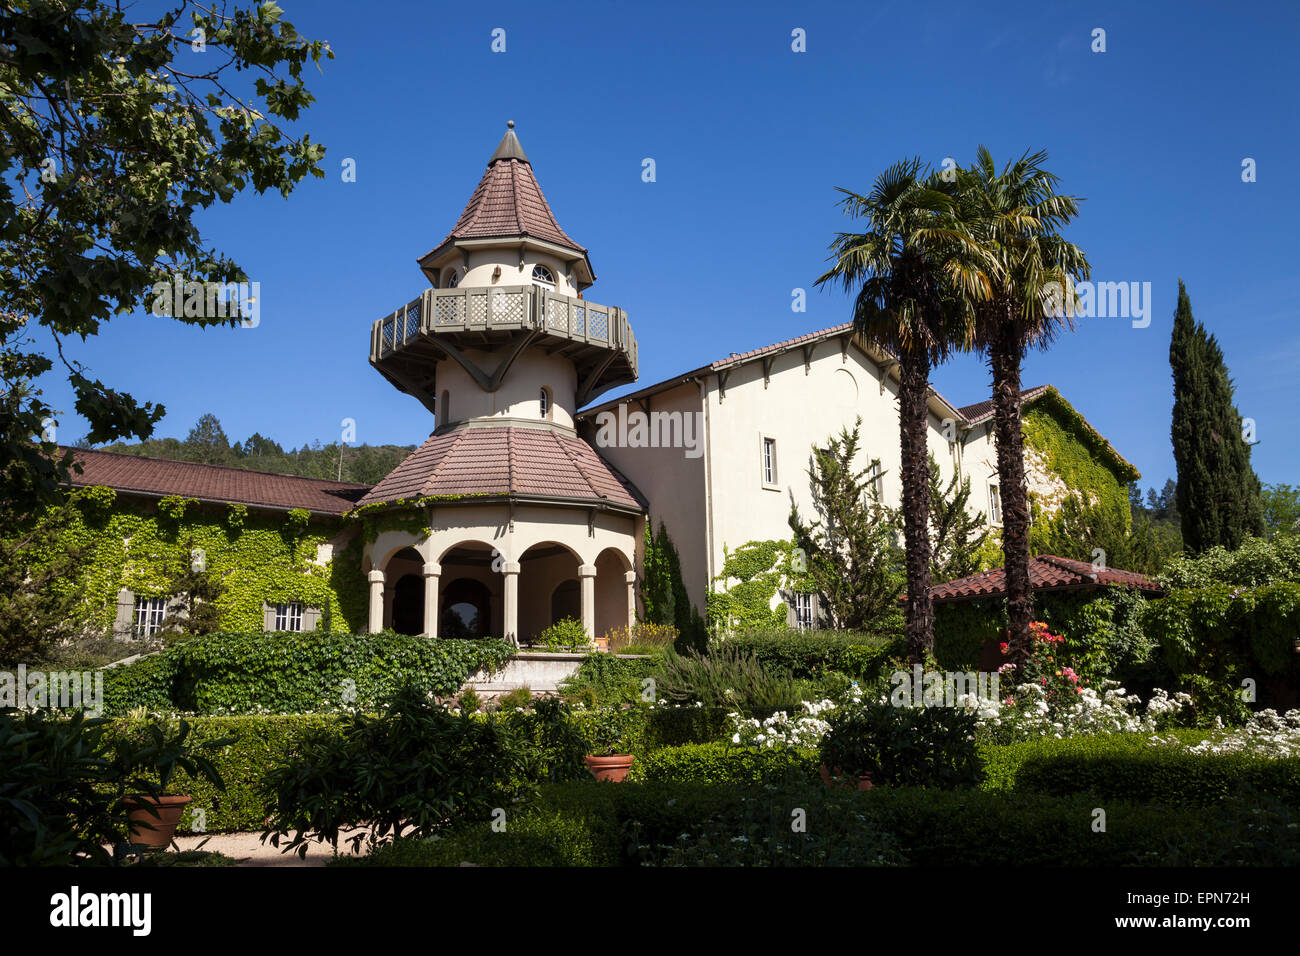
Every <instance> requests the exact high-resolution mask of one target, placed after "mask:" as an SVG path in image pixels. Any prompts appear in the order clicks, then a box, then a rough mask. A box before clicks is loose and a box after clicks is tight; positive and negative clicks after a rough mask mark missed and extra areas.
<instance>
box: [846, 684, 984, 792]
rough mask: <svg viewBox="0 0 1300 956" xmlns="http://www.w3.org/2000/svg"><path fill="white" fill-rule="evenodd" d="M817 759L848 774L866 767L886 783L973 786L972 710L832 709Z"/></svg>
mask: <svg viewBox="0 0 1300 956" xmlns="http://www.w3.org/2000/svg"><path fill="white" fill-rule="evenodd" d="M827 722H828V723H829V724H830V731H829V732H828V733H827V735H826V738H825V739H824V740H823V742H822V746H821V762H822V763H823V764H825V765H826V766H827V767H828V768H830V769H831V770H832V771H836V770H837V768H838V770H840V771H842V772H844V773H845V774H848V775H850V776H857V775H861V774H866V773H870V774H871V775H872V782H873V783H874V784H877V785H882V784H883V785H885V786H890V787H907V786H928V787H939V788H942V789H951V788H954V787H972V786H976V785H978V784H979V783H980V781H981V780H982V779H983V766H982V764H981V762H980V757H979V752H978V750H977V748H976V746H975V728H976V716H975V714H974V712H972V711H970V710H967V709H965V708H961V707H894V706H891V705H889V704H887V703H868V704H865V705H863V706H861V707H846V708H843V709H842V710H840V711H838V712H836V713H834V714H832V715H831V716H830V717H829V718H828V720H827Z"/></svg>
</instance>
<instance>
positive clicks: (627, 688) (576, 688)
mask: <svg viewBox="0 0 1300 956" xmlns="http://www.w3.org/2000/svg"><path fill="white" fill-rule="evenodd" d="M655 668H656V664H655V662H654V661H652V660H647V659H645V658H626V657H615V656H614V655H613V654H601V653H595V654H588V655H587V656H586V657H585V658H583V661H582V664H581V665H580V666H579V667H578V669H577V670H576V671H574V673H573V674H572V675H571V676H569V677H568V678H566V679H565V680H564V681H563V682H562V683H561V684H560V692H561V693H562V694H563V695H564V696H565V697H566V698H567V699H569V700H571V701H575V702H578V703H582V704H583V705H584V706H587V707H599V706H602V705H606V704H630V703H637V702H640V701H641V699H642V684H641V682H642V680H644V679H645V678H646V677H649V676H650V675H651V674H652V673H653V672H654V671H655Z"/></svg>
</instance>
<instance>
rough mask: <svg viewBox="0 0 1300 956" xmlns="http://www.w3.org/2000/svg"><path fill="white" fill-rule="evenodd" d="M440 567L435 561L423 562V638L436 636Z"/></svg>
mask: <svg viewBox="0 0 1300 956" xmlns="http://www.w3.org/2000/svg"><path fill="white" fill-rule="evenodd" d="M441 575H442V565H441V564H439V563H438V562H437V561H425V562H424V636H425V637H437V636H438V578H439V577H440V576H441Z"/></svg>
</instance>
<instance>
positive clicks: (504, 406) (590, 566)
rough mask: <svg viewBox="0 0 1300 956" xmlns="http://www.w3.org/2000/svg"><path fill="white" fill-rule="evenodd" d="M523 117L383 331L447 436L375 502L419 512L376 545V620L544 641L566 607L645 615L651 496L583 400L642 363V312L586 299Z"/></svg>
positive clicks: (604, 626)
mask: <svg viewBox="0 0 1300 956" xmlns="http://www.w3.org/2000/svg"><path fill="white" fill-rule="evenodd" d="M513 127H514V124H513V123H511V124H509V128H508V129H507V130H506V134H505V136H504V137H503V138H502V140H501V143H500V145H498V146H497V148H496V152H494V153H493V154H492V158H491V159H490V160H488V166H487V170H486V172H484V173H483V177H482V179H480V180H479V184H478V187H477V188H476V189H475V190H474V193H473V195H472V196H471V197H470V200H469V203H468V204H467V205H466V206H465V210H464V212H462V213H461V215H460V218H459V219H458V220H457V221H456V224H455V226H453V227H452V230H451V232H450V233H449V234H448V235H447V237H446V238H445V239H443V240H442V241H441V242H440V243H438V245H436V246H435V247H434V248H433V249H432V250H431V251H430V252H428V253H426V254H425V255H423V256H421V257H420V258H419V259H418V260H417V261H418V263H419V266H420V269H421V271H423V273H424V276H425V278H426V279H427V280H428V282H429V286H430V287H429V288H427V289H425V290H424V291H423V292H422V293H421V294H420V296H419V298H417V299H414V300H413V301H411V302H408V303H407V304H406V305H405V306H403V307H402V308H400V309H398V310H396V311H395V312H393V313H392V314H391V315H387V316H385V317H384V318H382V319H380V320H378V321H377V322H375V323H374V325H373V326H372V327H371V332H370V364H371V365H373V366H374V367H375V368H376V369H378V370H379V372H380V373H381V374H382V375H383V376H384V377H385V378H386V379H388V381H389V382H391V383H392V384H393V385H394V386H396V387H397V388H398V389H400V390H401V391H403V392H405V393H407V394H409V395H412V396H414V397H415V398H417V399H418V400H419V401H420V402H421V403H422V404H423V405H424V407H425V408H426V409H428V410H429V411H430V412H433V413H434V416H435V420H436V426H437V427H436V428H435V429H434V430H433V434H432V435H430V436H429V438H428V439H427V440H426V441H425V442H424V444H423V445H421V446H420V447H419V448H418V449H417V450H416V451H415V452H414V453H413V454H411V455H410V457H408V458H407V459H406V460H405V461H403V462H402V463H401V464H400V465H398V466H397V467H396V468H395V469H393V471H392V472H391V473H389V475H388V476H387V477H385V478H384V479H383V480H382V481H381V482H379V484H377V485H375V487H373V488H372V489H370V491H369V492H367V493H366V495H365V496H364V497H363V498H362V499H361V501H360V502H359V504H360V505H362V506H374V507H375V508H379V509H381V510H382V509H396V510H402V511H406V512H408V513H410V512H419V513H420V518H421V520H420V521H418V522H416V523H417V524H421V525H423V530H421V531H416V530H414V529H413V528H412V525H411V523H410V522H404V523H403V525H404V526H403V527H402V528H401V529H400V530H399V529H396V528H394V529H392V530H384V531H380V532H378V533H377V536H376V537H375V538H374V540H372V541H368V542H367V543H366V545H365V550H364V555H363V561H364V564H365V570H366V572H367V576H368V581H369V584H370V620H369V628H370V630H372V631H377V630H380V629H381V628H385V627H392V628H394V629H396V630H398V631H402V632H404V633H422V634H426V635H429V636H448V637H452V636H482V635H494V636H498V637H505V638H507V639H510V640H516V641H527V640H529V639H531V638H532V637H535V636H536V635H537V634H539V633H540V632H541V631H543V630H545V629H546V628H547V627H548V626H549V625H551V624H554V623H556V622H557V621H558V620H561V619H563V618H575V619H578V620H580V621H581V623H582V626H583V628H584V629H585V631H586V632H587V634H588V636H590V637H597V636H600V635H603V634H605V633H607V632H609V631H611V630H613V629H616V628H620V627H625V626H629V625H630V624H631V623H632V622H633V620H634V616H635V612H636V594H635V581H636V573H635V570H634V565H635V556H636V546H637V542H638V541H639V540H640V533H641V529H642V526H643V522H644V514H645V508H646V503H645V499H644V497H643V496H642V495H641V494H640V492H638V491H637V490H636V489H635V488H634V487H633V486H632V484H631V483H630V482H629V481H627V479H625V478H624V477H623V476H622V475H620V474H619V473H618V472H617V471H616V470H615V469H614V468H612V467H611V466H610V464H609V463H608V462H606V461H605V460H604V459H603V458H602V457H601V456H600V455H599V454H598V453H597V451H596V449H595V448H593V447H592V446H591V445H589V444H587V442H585V441H584V440H583V439H582V438H580V437H578V434H577V432H576V430H575V428H574V413H575V412H576V411H577V409H578V408H580V407H581V406H583V405H585V404H586V403H587V402H589V401H590V400H591V399H592V398H594V397H595V396H597V395H599V394H601V393H602V392H604V391H606V390H607V389H610V388H613V387H614V386H616V385H622V384H625V383H628V382H633V381H635V380H636V377H637V347H636V339H635V338H634V337H633V335H632V327H631V325H630V324H629V323H628V320H627V315H626V314H625V313H624V312H623V311H622V310H621V309H617V308H614V307H612V306H603V305H597V304H595V303H593V302H590V301H588V300H587V299H585V298H584V297H583V293H584V291H585V290H586V289H587V288H588V287H589V286H590V285H591V284H592V283H593V282H594V281H595V279H596V276H595V273H594V272H593V271H592V268H591V259H590V258H589V257H588V255H587V250H586V249H585V248H583V247H582V246H580V245H578V243H577V242H575V241H574V240H573V239H572V238H570V237H569V235H568V233H566V232H565V231H564V230H563V229H562V228H560V224H559V223H558V222H557V221H556V219H555V215H554V214H553V213H552V212H551V207H550V205H549V204H548V203H547V201H546V197H545V196H544V195H542V190H541V187H540V186H538V184H537V177H536V176H535V175H534V174H533V167H532V163H530V162H529V160H528V156H527V155H526V154H525V153H524V149H523V146H521V145H520V143H519V139H518V137H517V136H515V132H514V129H513Z"/></svg>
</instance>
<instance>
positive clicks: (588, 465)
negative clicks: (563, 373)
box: [359, 425, 643, 511]
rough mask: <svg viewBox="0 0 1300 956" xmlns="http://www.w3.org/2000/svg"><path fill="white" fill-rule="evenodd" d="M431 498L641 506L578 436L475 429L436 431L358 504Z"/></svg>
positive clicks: (546, 431) (541, 430) (625, 482)
mask: <svg viewBox="0 0 1300 956" xmlns="http://www.w3.org/2000/svg"><path fill="white" fill-rule="evenodd" d="M432 495H521V496H530V497H539V498H558V499H562V500H567V501H574V502H592V503H609V504H615V505H621V506H622V507H625V508H631V509H635V510H637V511H641V510H643V505H642V503H641V501H640V500H639V495H638V493H637V492H636V490H635V488H634V487H633V485H632V483H631V482H629V481H628V480H627V479H626V478H624V477H623V476H622V475H621V474H619V473H618V472H617V471H616V470H615V469H614V468H613V467H612V466H611V465H610V464H609V463H608V462H606V461H605V459H603V458H601V457H600V455H598V454H597V453H596V450H595V449H594V448H592V447H591V446H590V445H588V444H587V443H586V442H585V441H583V440H582V439H581V438H577V437H575V436H572V435H566V434H563V433H561V432H558V431H555V430H553V429H550V428H518V427H514V426H482V425H480V426H470V427H462V428H457V429H455V430H453V431H448V432H444V433H442V434H440V435H439V434H435V435H432V436H431V437H430V438H429V440H428V441H426V442H425V443H424V444H423V445H421V446H420V447H419V448H418V449H417V450H416V451H415V452H414V453H413V454H412V455H411V456H410V457H409V458H407V459H406V460H405V461H403V462H402V463H401V464H400V465H398V466H397V467H396V468H394V469H393V470H392V472H390V473H389V475H388V477H386V478H385V479H384V480H383V481H381V482H380V483H379V484H377V485H375V487H374V488H372V489H371V490H370V491H369V493H368V494H366V496H365V497H364V498H362V499H361V501H360V502H359V504H362V505H367V504H374V503H377V502H393V501H397V500H399V499H402V498H407V499H409V498H421V497H425V496H432Z"/></svg>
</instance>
